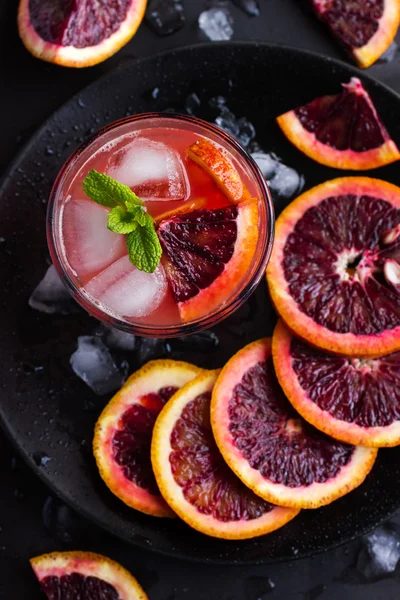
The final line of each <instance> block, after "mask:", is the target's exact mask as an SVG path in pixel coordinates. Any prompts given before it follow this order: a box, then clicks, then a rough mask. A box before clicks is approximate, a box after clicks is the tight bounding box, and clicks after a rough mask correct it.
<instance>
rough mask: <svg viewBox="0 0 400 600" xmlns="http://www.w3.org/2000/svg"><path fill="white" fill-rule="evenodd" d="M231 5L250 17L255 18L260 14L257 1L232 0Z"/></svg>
mask: <svg viewBox="0 0 400 600" xmlns="http://www.w3.org/2000/svg"><path fill="white" fill-rule="evenodd" d="M233 3H234V4H236V6H238V7H239V8H241V9H242V10H243V11H244V12H245V13H247V14H248V15H250V16H251V17H257V16H258V15H259V14H260V7H259V3H258V0H233Z"/></svg>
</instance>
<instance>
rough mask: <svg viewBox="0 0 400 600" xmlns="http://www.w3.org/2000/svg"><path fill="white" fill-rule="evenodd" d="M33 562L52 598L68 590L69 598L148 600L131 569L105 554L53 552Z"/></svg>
mask: <svg viewBox="0 0 400 600" xmlns="http://www.w3.org/2000/svg"><path fill="white" fill-rule="evenodd" d="M30 563H31V567H32V569H33V571H34V573H35V575H36V577H37V579H38V580H39V583H40V585H41V587H42V590H43V592H44V593H45V594H46V596H47V597H48V598H49V600H52V599H53V598H66V597H67V596H66V595H64V594H67V595H68V598H94V597H96V598H114V599H115V600H128V599H129V600H147V596H146V594H145V593H144V591H143V589H142V588H141V586H140V585H139V583H138V582H137V581H136V579H135V578H134V577H133V576H132V575H131V574H130V573H129V571H127V570H126V569H124V568H123V567H122V566H121V565H120V564H118V563H117V562H115V561H113V560H111V559H109V558H107V557H106V556H102V555H101V554H94V553H93V552H52V553H51V554H43V555H42V556H37V557H35V558H32V559H31V560H30ZM66 587H68V591H67V592H65V589H66ZM93 593H94V594H95V596H94V595H93Z"/></svg>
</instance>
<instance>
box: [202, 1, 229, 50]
mask: <svg viewBox="0 0 400 600" xmlns="http://www.w3.org/2000/svg"><path fill="white" fill-rule="evenodd" d="M199 27H200V29H201V31H202V32H203V33H204V35H205V36H206V37H207V38H208V39H209V40H211V41H212V42H219V41H224V40H230V39H231V38H232V36H233V17H232V15H231V13H230V10H229V9H228V8H225V7H223V6H222V7H215V8H210V9H209V10H205V11H204V12H202V13H201V15H200V16H199Z"/></svg>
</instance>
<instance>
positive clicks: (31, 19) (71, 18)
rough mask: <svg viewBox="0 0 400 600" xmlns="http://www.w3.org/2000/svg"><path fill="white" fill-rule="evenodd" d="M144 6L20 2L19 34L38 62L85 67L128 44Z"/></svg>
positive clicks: (126, 0)
mask: <svg viewBox="0 0 400 600" xmlns="http://www.w3.org/2000/svg"><path fill="white" fill-rule="evenodd" d="M146 4H147V0H113V2H107V0H100V1H94V0H20V3H19V11H18V29H19V34H20V36H21V39H22V41H23V43H24V45H25V46H26V48H27V49H28V50H29V52H31V53H32V54H33V55H34V56H36V57H37V58H41V59H42V60H46V61H48V62H51V63H55V64H58V65H63V66H65V67H88V66H91V65H95V64H97V63H100V62H102V61H103V60H106V58H109V57H110V56H112V55H113V54H115V53H116V52H118V50H119V49H120V48H122V46H124V45H125V44H126V43H127V42H129V40H130V39H131V37H132V36H133V35H134V34H135V33H136V30H137V28H138V27H139V25H140V23H141V22H142V19H143V17H144V12H145V9H146Z"/></svg>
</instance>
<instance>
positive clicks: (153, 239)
mask: <svg viewBox="0 0 400 600" xmlns="http://www.w3.org/2000/svg"><path fill="white" fill-rule="evenodd" d="M82 187H83V191H84V192H85V194H86V195H87V196H89V198H90V199H91V200H93V201H94V202H96V203H97V204H100V205H101V206H106V207H107V208H111V210H110V212H109V213H108V220H107V227H108V229H110V230H111V231H113V232H114V233H119V234H121V235H126V244H127V247H128V253H129V260H130V261H131V263H132V264H133V265H134V266H135V267H137V268H138V269H139V270H140V271H145V272H146V273H153V272H154V271H155V270H156V268H157V266H158V264H159V262H160V259H161V254H162V249H161V245H160V242H159V239H158V236H157V233H156V229H155V226H154V220H153V218H152V217H151V215H149V213H148V212H147V211H146V207H145V206H144V202H143V201H142V200H140V198H138V197H137V196H136V194H135V193H134V192H133V191H132V190H131V189H130V188H129V187H128V186H127V185H123V184H122V183H119V182H118V181H115V180H114V179H112V177H109V176H108V175H105V174H104V173H99V172H98V171H95V170H91V171H90V172H89V173H88V175H87V177H86V178H85V179H84V181H83V183H82Z"/></svg>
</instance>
